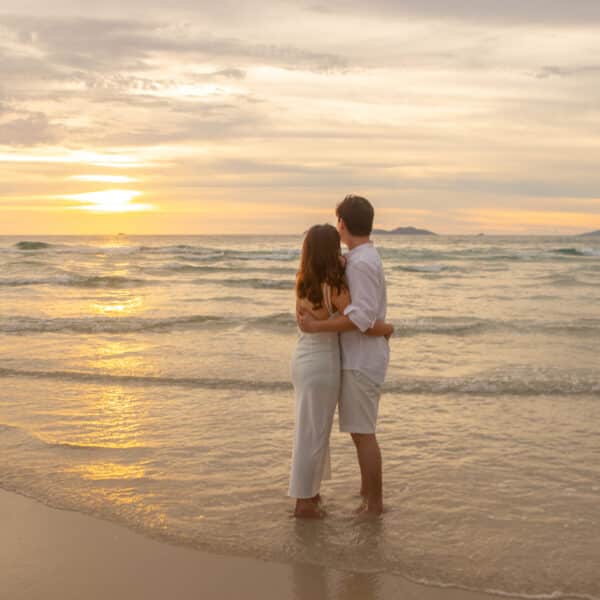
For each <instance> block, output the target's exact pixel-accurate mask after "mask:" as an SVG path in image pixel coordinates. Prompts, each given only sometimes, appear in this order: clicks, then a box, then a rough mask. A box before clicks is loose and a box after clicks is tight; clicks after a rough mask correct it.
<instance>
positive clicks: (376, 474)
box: [351, 433, 383, 515]
mask: <svg viewBox="0 0 600 600" xmlns="http://www.w3.org/2000/svg"><path fill="white" fill-rule="evenodd" d="M351 435H352V440H353V441H354V444H355V446H356V454H357V456H358V464H359V466H360V474H361V481H362V483H361V494H362V493H364V496H366V501H367V511H368V512H370V513H373V514H376V515H380V514H381V513H382V512H383V484H382V476H381V450H380V449H379V444H378V443H377V437H376V436H375V434H374V433H352V434H351Z"/></svg>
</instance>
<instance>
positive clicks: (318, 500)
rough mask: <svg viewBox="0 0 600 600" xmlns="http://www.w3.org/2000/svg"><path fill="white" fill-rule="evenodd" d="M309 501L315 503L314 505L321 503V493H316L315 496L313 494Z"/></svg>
mask: <svg viewBox="0 0 600 600" xmlns="http://www.w3.org/2000/svg"><path fill="white" fill-rule="evenodd" d="M310 501H311V502H312V503H313V504H316V505H319V504H321V494H316V495H315V496H313V497H312V498H311V499H310Z"/></svg>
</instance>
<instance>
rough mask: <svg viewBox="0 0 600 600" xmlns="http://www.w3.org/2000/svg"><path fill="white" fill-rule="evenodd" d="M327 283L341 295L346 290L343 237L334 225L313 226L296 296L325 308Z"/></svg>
mask: <svg viewBox="0 0 600 600" xmlns="http://www.w3.org/2000/svg"><path fill="white" fill-rule="evenodd" d="M324 283H326V284H328V285H329V286H330V287H331V288H332V289H335V290H337V293H338V294H339V293H341V291H342V289H343V288H345V287H346V282H345V280H344V266H343V265H342V261H341V260H340V234H339V233H338V232H337V229H336V228H335V227H333V225H313V226H312V227H311V228H310V229H309V230H308V232H307V233H306V237H305V238H304V243H303V244H302V257H301V258H300V270H299V271H298V274H297V276H296V296H297V297H298V298H307V299H308V300H309V301H310V302H311V303H312V305H313V306H314V307H315V308H321V307H322V306H323V284H324Z"/></svg>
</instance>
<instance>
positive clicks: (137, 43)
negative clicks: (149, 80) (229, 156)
mask: <svg viewBox="0 0 600 600" xmlns="http://www.w3.org/2000/svg"><path fill="white" fill-rule="evenodd" d="M0 23H1V24H3V25H4V27H5V28H7V29H9V30H10V31H12V32H13V34H14V35H15V36H16V38H17V39H18V40H20V42H21V43H22V44H30V45H34V46H35V47H36V48H38V49H39V50H41V51H42V52H44V53H45V55H46V56H45V59H44V60H46V61H49V62H50V64H58V65H62V66H65V67H70V68H74V69H87V70H89V69H91V70H94V71H109V72H112V71H114V70H115V69H116V68H119V69H127V70H138V71H139V70H144V69H149V68H151V66H152V60H153V59H154V58H155V56H156V54H157V53H165V54H168V53H173V54H177V55H179V56H181V57H182V58H186V57H187V58H188V59H194V60H211V61H224V60H225V61H232V60H233V61H234V62H237V63H238V64H241V63H246V64H247V63H248V62H252V63H256V62H258V63H263V64H267V65H273V66H278V67H282V68H286V69H308V70H314V71H326V72H327V71H332V70H343V69H346V68H347V67H348V64H347V60H346V59H345V58H344V57H342V56H339V55H337V54H334V53H327V52H317V51H313V50H310V49H307V48H301V47H297V46H294V45H288V44H278V43H273V44H271V43H257V42H252V41H248V40H244V39H239V38H235V37H223V36H217V35H214V34H213V33H211V32H209V31H206V30H203V29H201V28H195V27H192V26H191V25H189V24H170V23H168V22H150V21H132V20H118V19H110V20H109V19H89V18H34V17H25V16H14V15H13V16H0ZM221 73H222V74H225V75H226V74H229V75H230V76H231V75H239V73H240V70H239V69H238V70H233V69H231V68H226V69H223V70H222V71H221Z"/></svg>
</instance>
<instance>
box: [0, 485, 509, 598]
mask: <svg viewBox="0 0 600 600" xmlns="http://www.w3.org/2000/svg"><path fill="white" fill-rule="evenodd" d="M0 515H1V517H0V523H1V527H2V534H3V535H2V542H1V543H0V566H1V568H0V589H2V590H3V591H4V593H5V594H6V597H7V598H10V599H11V600H38V599H40V600H41V599H42V598H43V599H44V600H59V599H60V600H69V599H73V600H75V599H77V600H80V599H81V598H85V599H86V600H95V599H98V600H100V599H105V598H107V597H111V598H112V599H113V600H137V599H139V600H142V599H144V600H154V599H156V600H158V599H164V598H175V599H177V600H187V599H188V598H189V599H190V600H191V599H192V598H193V599H194V600H197V599H198V598H207V599H208V600H237V599H241V598H243V599H244V600H253V599H256V600H259V599H260V600H270V599H272V600H285V599H293V600H325V599H332V600H397V599H399V598H401V599H402V600H492V599H494V598H498V596H495V595H491V594H487V593H483V592H470V591H465V590H460V589H454V588H437V587H433V586H431V587H430V586H426V585H421V584H416V583H412V582H410V581H408V580H406V579H404V578H402V577H400V576H397V575H389V574H382V573H377V574H372V573H351V572H345V571H341V570H338V569H330V568H326V567H320V566H315V565H305V564H287V563H277V562H269V561H265V560H261V559H258V558H241V557H236V556H226V555H217V554H211V553H209V552H206V551H202V550H196V549H193V548H188V547H184V546H176V545H173V544H170V543H167V542H161V541H157V540H154V539H151V538H147V537H145V536H143V535H142V534H139V533H136V532H134V531H131V530H129V529H127V528H126V527H123V526H122V525H117V524H115V523H112V522H110V521H104V520H101V519H99V518H97V517H92V516H88V515H85V514H82V513H78V512H74V511H70V510H62V509H56V508H50V507H48V506H46V505H44V504H42V503H40V502H38V501H37V500H33V499H31V498H28V497H25V496H21V495H19V494H17V493H15V492H7V491H5V490H2V489H0Z"/></svg>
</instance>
